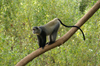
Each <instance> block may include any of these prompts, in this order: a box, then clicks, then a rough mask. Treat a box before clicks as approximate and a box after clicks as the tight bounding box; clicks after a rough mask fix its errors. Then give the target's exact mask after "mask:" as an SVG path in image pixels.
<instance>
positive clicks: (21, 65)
mask: <svg viewBox="0 0 100 66" xmlns="http://www.w3.org/2000/svg"><path fill="white" fill-rule="evenodd" d="M99 8H100V0H98V2H97V3H96V4H95V5H94V6H93V7H92V8H91V9H90V10H89V11H88V12H87V13H86V14H85V15H84V16H83V17H82V18H81V19H80V20H79V21H78V22H77V23H76V24H75V25H76V26H79V27H81V26H82V25H83V24H84V23H85V22H86V21H87V20H88V19H89V18H90V17H91V16H92V15H93V14H94V13H95V12H96V11H97V10H98V9H99ZM77 30H78V29H77V28H75V27H73V28H71V29H70V30H69V31H68V32H67V33H66V34H65V35H64V36H63V37H61V38H59V39H58V40H57V41H56V42H55V43H53V44H51V45H46V46H45V47H44V49H42V48H39V49H37V50H36V51H34V52H32V53H31V54H29V55H27V56H26V57H24V58H23V59H22V60H21V61H19V62H18V63H17V64H16V65H15V66H25V65H26V64H27V63H28V62H30V61H32V60H33V59H34V58H36V57H37V56H39V55H41V54H43V53H45V52H46V51H48V50H50V49H52V48H55V47H57V46H60V45H62V44H63V43H65V42H66V41H67V40H68V39H69V38H70V37H71V36H72V35H73V34H74V33H75V32H76V31H77Z"/></svg>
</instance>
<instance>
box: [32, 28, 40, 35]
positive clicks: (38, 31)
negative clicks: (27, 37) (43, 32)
mask: <svg viewBox="0 0 100 66" xmlns="http://www.w3.org/2000/svg"><path fill="white" fill-rule="evenodd" d="M33 34H37V35H39V34H40V29H39V28H38V27H33Z"/></svg>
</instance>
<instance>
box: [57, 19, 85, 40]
mask: <svg viewBox="0 0 100 66" xmlns="http://www.w3.org/2000/svg"><path fill="white" fill-rule="evenodd" d="M58 20H59V21H60V23H61V24H62V25H63V26H65V27H76V28H78V29H80V31H81V32H82V34H83V39H84V40H85V35H84V33H83V31H82V29H81V28H80V27H78V26H67V25H65V24H63V23H62V21H61V20H60V19H58Z"/></svg>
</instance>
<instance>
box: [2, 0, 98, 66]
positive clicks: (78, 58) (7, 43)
mask: <svg viewBox="0 0 100 66" xmlns="http://www.w3.org/2000/svg"><path fill="white" fill-rule="evenodd" d="M82 2H83V0H82V1H81V0H44V1H41V0H0V66H14V65H16V64H17V62H19V61H20V60H21V59H22V58H24V57H25V56H27V55H28V54H30V53H31V52H33V51H35V50H36V49H37V48H38V42H37V37H36V36H35V35H33V34H32V27H33V26H40V25H44V24H46V23H47V22H48V21H50V20H52V19H53V18H55V17H58V18H60V19H61V20H62V22H63V23H64V24H66V25H75V24H76V23H77V21H78V20H79V19H80V18H81V17H82V16H83V15H84V14H85V13H87V12H88V11H89V9H90V8H91V7H92V6H93V5H94V4H95V3H96V2H97V0H91V1H90V0H88V2H87V3H85V2H84V3H82ZM83 4H85V5H83ZM80 7H82V8H83V9H84V10H82V9H81V8H80ZM83 12H84V14H83ZM99 27H100V10H98V11H97V12H96V13H95V14H94V15H93V16H92V17H91V18H90V19H89V20H88V21H87V22H86V23H85V24H84V25H83V26H82V27H81V29H82V30H83V31H84V33H85V36H86V40H85V41H84V40H83V37H82V34H81V32H80V31H77V32H76V33H75V34H74V35H73V36H72V37H71V38H70V39H69V40H68V41H67V42H66V43H64V44H63V45H62V46H60V47H56V48H54V49H52V50H50V51H48V52H46V53H44V54H42V55H40V56H39V57H37V58H35V59H34V60H32V62H30V63H28V64H27V66H80V65H81V66H99V65H100V49H99V48H100V28H99ZM68 30H70V28H65V27H63V26H61V27H60V29H59V32H58V37H57V39H58V38H60V37H61V36H63V35H64V34H65V33H67V31H68Z"/></svg>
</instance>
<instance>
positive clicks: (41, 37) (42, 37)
mask: <svg viewBox="0 0 100 66" xmlns="http://www.w3.org/2000/svg"><path fill="white" fill-rule="evenodd" d="M37 38H38V42H39V48H40V47H42V48H44V46H45V44H46V33H45V32H44V31H43V30H42V32H41V34H40V35H37Z"/></svg>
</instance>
